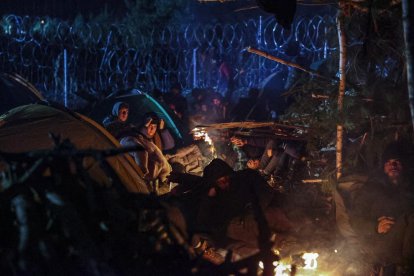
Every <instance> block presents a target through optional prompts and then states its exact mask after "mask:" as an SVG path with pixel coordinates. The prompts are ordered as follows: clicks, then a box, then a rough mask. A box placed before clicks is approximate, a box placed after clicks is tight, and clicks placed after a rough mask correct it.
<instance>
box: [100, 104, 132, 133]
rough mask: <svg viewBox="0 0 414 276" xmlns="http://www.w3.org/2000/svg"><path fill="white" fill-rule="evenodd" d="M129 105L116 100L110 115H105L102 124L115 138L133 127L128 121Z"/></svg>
mask: <svg viewBox="0 0 414 276" xmlns="http://www.w3.org/2000/svg"><path fill="white" fill-rule="evenodd" d="M128 115H129V105H128V104H127V103H125V102H116V103H115V104H114V105H113V107H112V113H111V115H109V116H107V117H106V118H105V119H104V120H103V122H102V124H103V126H104V127H105V128H106V130H108V131H109V133H111V134H112V135H113V136H114V137H115V138H117V139H120V137H121V136H123V133H126V132H129V131H130V130H131V128H132V127H133V126H132V124H130V123H128V122H127V121H128Z"/></svg>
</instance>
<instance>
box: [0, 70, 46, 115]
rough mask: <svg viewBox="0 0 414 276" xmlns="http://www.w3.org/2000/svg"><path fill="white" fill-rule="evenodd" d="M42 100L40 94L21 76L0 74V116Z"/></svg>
mask: <svg viewBox="0 0 414 276" xmlns="http://www.w3.org/2000/svg"><path fill="white" fill-rule="evenodd" d="M42 100H44V98H43V96H42V94H41V93H40V92H39V91H38V90H37V89H36V88H35V87H34V86H33V85H32V84H31V83H29V82H28V81H26V80H25V79H23V78H22V77H21V76H19V75H17V74H7V73H0V114H3V113H5V112H6V111H8V110H10V109H12V108H15V107H17V106H20V105H25V104H30V103H36V102H38V101H42Z"/></svg>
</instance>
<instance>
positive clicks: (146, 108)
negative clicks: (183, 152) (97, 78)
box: [88, 91, 186, 144]
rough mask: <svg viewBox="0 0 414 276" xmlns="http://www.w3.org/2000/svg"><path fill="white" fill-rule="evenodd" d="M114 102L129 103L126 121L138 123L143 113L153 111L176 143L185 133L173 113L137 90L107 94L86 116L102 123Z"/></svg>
mask: <svg viewBox="0 0 414 276" xmlns="http://www.w3.org/2000/svg"><path fill="white" fill-rule="evenodd" d="M116 102H126V103H128V104H129V117H128V121H129V122H130V123H133V124H135V125H139V124H140V123H141V121H142V118H143V115H144V114H145V113H147V112H155V113H156V114H157V116H158V117H159V118H161V119H163V120H164V121H165V123H166V126H167V128H168V129H169V130H170V132H171V134H172V135H173V136H174V138H175V139H176V144H177V142H178V141H181V140H183V138H184V136H185V135H186V133H184V132H185V131H183V129H184V127H183V126H181V125H180V124H179V123H177V119H176V118H175V117H174V115H173V114H169V113H168V111H167V110H166V109H165V108H164V107H163V106H162V104H160V103H159V102H158V101H157V100H156V99H154V98H153V97H151V96H150V95H148V94H146V93H142V92H139V91H136V92H134V93H131V94H126V95H120V96H109V97H108V98H106V99H105V100H104V101H103V102H101V103H99V104H98V105H97V106H96V107H95V108H94V109H93V110H92V111H91V113H90V114H88V116H89V117H91V118H92V119H94V120H95V121H97V122H99V123H100V124H102V121H103V119H104V118H105V117H106V116H108V115H110V114H111V112H112V107H113V105H114V104H115V103H116Z"/></svg>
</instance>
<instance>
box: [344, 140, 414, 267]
mask: <svg viewBox="0 0 414 276" xmlns="http://www.w3.org/2000/svg"><path fill="white" fill-rule="evenodd" d="M405 153H406V152H405V150H404V149H403V148H402V146H401V145H400V144H397V143H392V144H390V145H389V146H388V147H387V148H386V150H385V152H384V154H383V168H382V172H381V173H378V174H377V175H376V176H374V177H371V178H370V179H368V181H367V183H366V184H365V185H364V187H363V188H362V189H361V190H360V191H358V193H357V194H356V195H355V198H354V202H353V206H352V211H351V225H352V227H353V228H354V229H355V232H356V234H357V236H358V238H359V240H360V241H361V243H362V247H363V249H364V251H366V253H367V256H368V257H370V259H371V260H370V261H371V262H372V263H377V264H379V265H381V266H382V267H383V268H384V267H385V268H386V269H387V267H389V268H388V269H393V270H395V269H397V267H403V268H404V267H408V269H409V270H410V271H411V272H414V271H413V270H412V268H413V267H412V266H413V263H414V190H413V186H412V183H411V181H410V180H409V179H408V178H407V175H406V172H407V171H408V167H407V166H408V164H407V162H406V159H405V157H406V154H405ZM389 275H394V274H389ZM403 275H406V274H403ZM407 275H408V274H407ZM409 275H413V274H409Z"/></svg>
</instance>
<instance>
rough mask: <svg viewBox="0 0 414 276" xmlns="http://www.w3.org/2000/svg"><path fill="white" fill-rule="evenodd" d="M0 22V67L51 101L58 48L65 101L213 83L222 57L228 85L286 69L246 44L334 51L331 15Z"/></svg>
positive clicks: (57, 91)
mask: <svg viewBox="0 0 414 276" xmlns="http://www.w3.org/2000/svg"><path fill="white" fill-rule="evenodd" d="M0 25H1V28H0V68H1V70H3V71H8V72H10V71H13V72H16V73H19V74H21V75H22V76H23V77H25V78H27V79H28V80H29V81H31V82H32V83H34V84H35V85H36V86H37V87H38V88H39V89H40V90H41V91H42V92H43V93H44V95H45V97H46V98H49V99H52V100H55V101H62V98H63V97H62V93H63V78H64V76H63V73H64V69H63V68H64V64H63V62H64V51H65V50H66V54H67V56H66V61H67V64H66V66H67V72H68V76H67V81H68V91H69V97H68V100H69V106H74V105H76V103H77V101H78V100H79V99H78V98H77V96H76V94H75V92H76V91H77V90H78V89H86V90H89V91H95V93H110V92H112V91H114V90H117V89H126V88H130V87H139V88H141V89H145V90H147V91H150V90H151V89H153V88H159V89H161V90H164V91H165V90H168V88H169V87H170V85H171V84H172V83H174V82H178V83H180V84H181V85H182V87H183V88H184V89H185V90H190V89H192V88H194V87H212V88H216V89H219V86H220V82H221V81H222V80H221V79H220V78H221V77H220V73H219V65H220V60H221V59H223V58H224V59H225V60H226V61H227V62H228V63H229V64H230V65H231V67H232V69H233V71H235V72H234V81H235V83H236V85H235V86H236V88H249V87H258V86H259V85H260V83H261V82H262V81H263V80H264V79H265V78H266V77H267V76H269V75H270V74H272V73H275V72H279V71H283V70H286V68H285V67H284V65H281V64H278V63H275V62H273V61H269V60H265V59H263V58H261V57H258V56H254V55H251V54H246V53H245V51H244V49H245V48H246V47H248V46H252V47H257V48H259V49H260V50H263V51H266V52H268V53H270V54H273V55H276V56H282V57H283V55H284V51H285V50H286V48H288V47H289V43H291V42H292V41H297V42H298V43H299V45H300V48H301V49H302V51H305V52H306V56H307V57H308V58H309V59H310V61H311V62H312V61H317V60H321V59H323V58H326V57H327V56H328V55H329V54H330V53H333V52H336V50H337V42H335V40H332V39H328V38H329V37H332V35H335V33H334V32H336V29H335V18H334V17H330V16H314V17H310V18H309V17H302V18H297V19H296V20H295V21H294V23H293V27H292V30H291V31H287V30H284V29H283V28H282V27H281V26H280V25H279V24H278V23H277V22H276V21H275V20H274V18H271V17H269V18H265V19H262V18H257V19H250V20H247V21H243V22H240V23H237V24H220V23H215V24H207V25H201V24H199V25H182V26H168V27H166V28H164V29H162V30H158V29H156V28H155V27H154V29H153V30H152V31H150V32H148V33H145V34H144V33H142V32H139V31H138V32H136V31H132V30H130V29H129V28H128V26H126V25H123V24H112V25H110V26H103V25H99V24H96V23H90V24H76V23H72V24H71V23H68V22H66V21H59V20H57V19H52V18H47V17H45V18H40V17H28V16H25V17H19V16H16V15H6V16H3V17H2V18H1V22H0ZM332 41H333V42H332ZM194 72H195V76H194ZM102 91H104V92H102Z"/></svg>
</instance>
